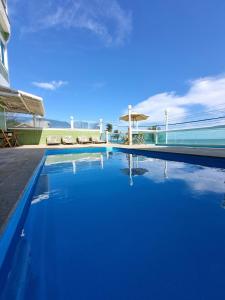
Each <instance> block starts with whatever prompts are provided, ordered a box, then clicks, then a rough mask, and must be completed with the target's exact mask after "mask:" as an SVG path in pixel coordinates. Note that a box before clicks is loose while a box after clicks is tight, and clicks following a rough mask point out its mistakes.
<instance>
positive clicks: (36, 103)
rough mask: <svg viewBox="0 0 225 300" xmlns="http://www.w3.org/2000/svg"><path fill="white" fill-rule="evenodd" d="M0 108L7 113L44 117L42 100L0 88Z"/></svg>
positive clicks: (20, 92)
mask: <svg viewBox="0 0 225 300" xmlns="http://www.w3.org/2000/svg"><path fill="white" fill-rule="evenodd" d="M0 106H2V107H3V108H4V109H5V110H6V111H7V112H13V113H23V114H31V115H38V116H42V117H43V116H44V106H43V99H42V98H40V97H38V96H35V95H32V94H28V93H25V92H22V91H17V90H12V89H10V88H5V87H0Z"/></svg>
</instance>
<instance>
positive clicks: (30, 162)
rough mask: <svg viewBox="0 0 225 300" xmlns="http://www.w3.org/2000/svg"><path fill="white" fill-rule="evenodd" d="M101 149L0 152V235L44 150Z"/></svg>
mask: <svg viewBox="0 0 225 300" xmlns="http://www.w3.org/2000/svg"><path fill="white" fill-rule="evenodd" d="M96 146H97V147H105V146H106V145H105V144H103V145H96V144H95V145H93V144H92V145H90V144H88V145H72V146H64V145H60V146H51V147H50V146H44V145H39V146H36V145H35V146H22V147H19V148H10V149H9V148H8V149H0V234H1V232H2V231H3V230H4V227H5V225H6V224H7V221H8V219H9V218H10V215H11V214H12V212H13V211H14V208H15V207H16V204H17V202H18V200H19V198H20V196H21V195H22V193H23V191H24V188H25V186H26V184H27V183H28V181H29V179H30V178H31V176H32V174H33V172H34V170H35V168H36V167H37V165H38V163H39V162H40V161H41V159H42V157H43V155H44V151H45V149H49V148H51V149H63V148H81V147H82V148H86V147H96ZM107 146H110V147H120V148H125V149H142V150H145V151H156V152H165V153H179V154H188V155H200V156H208V157H223V158H225V149H222V148H220V149H219V148H218V149H212V148H194V147H165V146H161V147H160V146H150V147H146V145H133V146H127V145H118V144H109V145H107Z"/></svg>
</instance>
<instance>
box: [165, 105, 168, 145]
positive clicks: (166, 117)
mask: <svg viewBox="0 0 225 300" xmlns="http://www.w3.org/2000/svg"><path fill="white" fill-rule="evenodd" d="M165 124H166V144H167V143H168V110H167V109H166V110H165Z"/></svg>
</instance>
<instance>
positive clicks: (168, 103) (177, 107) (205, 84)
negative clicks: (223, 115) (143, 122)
mask: <svg viewBox="0 0 225 300" xmlns="http://www.w3.org/2000/svg"><path fill="white" fill-rule="evenodd" d="M189 84H190V87H189V90H188V91H187V93H186V94H184V95H178V94H176V93H175V92H164V93H160V94H156V95H153V96H150V97H149V98H148V99H146V100H144V101H141V102H140V103H138V104H136V105H135V106H134V107H133V110H134V111H138V112H141V113H145V114H148V115H149V116H150V119H149V120H150V121H152V122H162V121H163V119H164V111H165V109H168V110H169V115H170V116H171V117H172V116H174V117H176V120H177V121H180V120H184V119H185V117H186V116H190V115H191V113H192V112H193V109H195V108H198V109H199V107H200V108H201V110H202V111H204V110H209V109H212V110H213V109H216V107H217V106H218V105H224V106H225V75H223V76H215V77H204V78H199V79H196V80H193V81H190V82H189Z"/></svg>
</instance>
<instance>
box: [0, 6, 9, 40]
mask: <svg viewBox="0 0 225 300" xmlns="http://www.w3.org/2000/svg"><path fill="white" fill-rule="evenodd" d="M0 27H1V28H0V29H1V31H2V34H3V37H4V39H5V40H6V41H7V40H8V38H9V35H10V22H9V17H8V12H7V2H6V0H1V1H0Z"/></svg>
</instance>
